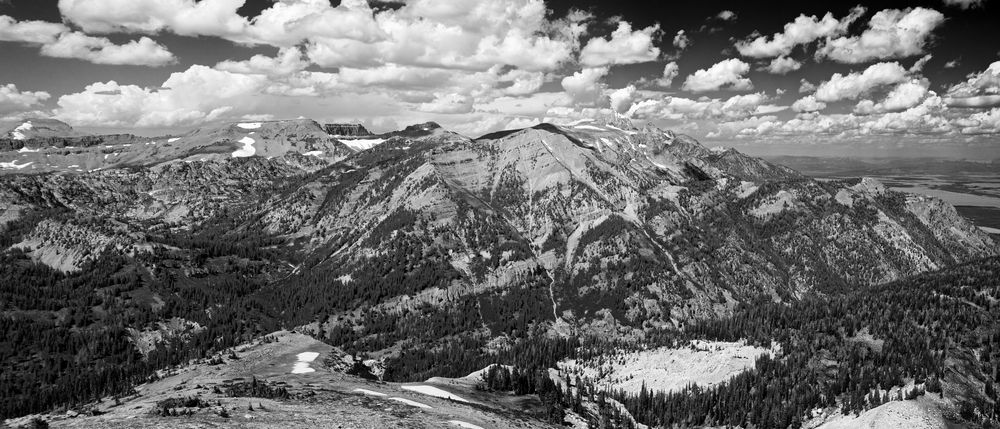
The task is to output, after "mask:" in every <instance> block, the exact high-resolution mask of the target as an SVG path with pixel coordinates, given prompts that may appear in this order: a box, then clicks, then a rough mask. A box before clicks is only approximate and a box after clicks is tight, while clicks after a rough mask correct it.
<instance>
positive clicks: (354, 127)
mask: <svg viewBox="0 0 1000 429" xmlns="http://www.w3.org/2000/svg"><path fill="white" fill-rule="evenodd" d="M323 130H324V131H326V133H327V134H329V135H331V136H338V137H366V136H371V135H373V134H372V133H371V131H368V130H367V129H366V128H365V126H364V125H361V124H324V125H323Z"/></svg>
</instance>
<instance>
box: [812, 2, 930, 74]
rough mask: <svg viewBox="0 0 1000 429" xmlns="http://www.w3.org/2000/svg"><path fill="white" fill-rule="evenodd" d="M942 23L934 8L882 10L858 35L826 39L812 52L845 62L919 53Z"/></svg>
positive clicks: (861, 61) (902, 56)
mask: <svg viewBox="0 0 1000 429" xmlns="http://www.w3.org/2000/svg"><path fill="white" fill-rule="evenodd" d="M943 22H944V15H943V14H941V12H938V11H936V10H934V9H926V8H922V7H917V8H913V9H903V10H899V9H886V10H883V11H879V12H877V13H875V15H874V16H872V18H871V20H869V21H868V28H867V29H866V30H865V31H864V32H863V33H861V35H859V36H851V37H846V36H845V37H839V38H834V39H830V40H828V41H827V42H826V43H825V44H824V45H823V46H822V47H821V48H820V49H819V50H818V51H817V53H816V55H817V57H826V58H830V59H832V60H834V61H838V62H842V63H848V64H857V63H864V62H868V61H872V60H879V59H891V58H904V57H909V56H913V55H920V54H922V53H923V52H924V46H925V45H926V44H927V41H928V40H929V39H930V37H931V34H932V32H933V31H934V29H935V28H937V26H939V25H941V23H943Z"/></svg>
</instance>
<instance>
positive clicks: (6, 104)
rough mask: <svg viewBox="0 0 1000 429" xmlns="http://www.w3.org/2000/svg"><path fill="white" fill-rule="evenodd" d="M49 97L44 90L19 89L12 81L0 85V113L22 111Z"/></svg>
mask: <svg viewBox="0 0 1000 429" xmlns="http://www.w3.org/2000/svg"><path fill="white" fill-rule="evenodd" d="M49 97H50V95H49V93H47V92H44V91H35V92H32V91H21V90H19V89H17V85H14V84H12V83H8V84H6V85H0V113H3V114H7V113H11V112H18V111H23V110H25V109H28V108H30V107H32V106H35V105H38V104H41V103H42V102H43V101H45V100H48V99H49Z"/></svg>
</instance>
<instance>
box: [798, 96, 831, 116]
mask: <svg viewBox="0 0 1000 429" xmlns="http://www.w3.org/2000/svg"><path fill="white" fill-rule="evenodd" d="M825 108H826V103H824V102H822V101H816V97H815V96H812V95H810V96H806V97H803V98H800V99H798V100H796V101H795V102H794V103H792V110H794V111H796V112H799V113H802V112H815V111H819V110H823V109H825Z"/></svg>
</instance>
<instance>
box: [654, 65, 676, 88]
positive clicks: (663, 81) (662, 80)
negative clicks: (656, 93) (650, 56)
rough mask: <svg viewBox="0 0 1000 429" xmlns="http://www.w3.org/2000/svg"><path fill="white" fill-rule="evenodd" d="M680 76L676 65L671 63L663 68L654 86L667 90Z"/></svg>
mask: <svg viewBox="0 0 1000 429" xmlns="http://www.w3.org/2000/svg"><path fill="white" fill-rule="evenodd" d="M678 74H680V68H679V67H678V66H677V63H675V62H673V61H671V62H669V63H667V65H665V66H663V75H662V76H660V77H659V78H657V79H656V84H657V85H659V86H662V87H664V88H669V87H670V85H672V84H673V83H674V79H676V78H677V75H678Z"/></svg>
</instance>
